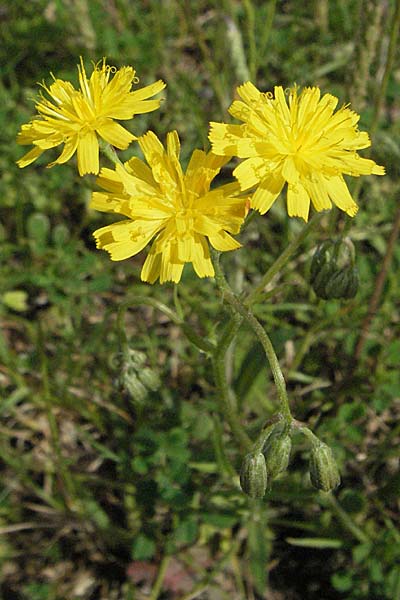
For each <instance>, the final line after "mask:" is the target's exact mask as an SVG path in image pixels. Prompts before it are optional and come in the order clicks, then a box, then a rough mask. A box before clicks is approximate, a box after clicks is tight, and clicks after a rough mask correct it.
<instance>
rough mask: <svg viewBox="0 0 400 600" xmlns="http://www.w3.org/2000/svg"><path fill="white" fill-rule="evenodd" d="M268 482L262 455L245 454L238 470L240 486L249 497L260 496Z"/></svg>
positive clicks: (262, 494)
mask: <svg viewBox="0 0 400 600" xmlns="http://www.w3.org/2000/svg"><path fill="white" fill-rule="evenodd" d="M267 483H268V476H267V467H266V466H265V458H264V455H263V454H262V453H261V452H259V453H257V454H247V455H246V456H245V457H244V460H243V464H242V468H241V470H240V487H241V488H242V490H243V491H244V493H245V494H247V495H248V496H250V497H251V498H262V497H263V496H264V494H265V492H266V489H267Z"/></svg>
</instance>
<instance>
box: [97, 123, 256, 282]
mask: <svg viewBox="0 0 400 600" xmlns="http://www.w3.org/2000/svg"><path fill="white" fill-rule="evenodd" d="M138 142H139V144H140V147H141V149H142V151H143V154H144V155H145V157H146V160H147V162H148V164H149V165H150V167H148V166H147V165H146V164H145V163H144V162H143V161H141V160H139V159H138V158H131V159H130V160H129V161H128V162H126V163H125V165H124V166H122V165H117V166H116V168H115V171H113V170H111V169H102V170H101V171H100V176H99V178H98V183H99V185H100V186H101V187H102V188H103V189H104V190H106V192H94V193H93V197H92V202H91V207H92V208H95V209H97V210H101V211H106V212H116V213H121V214H123V215H125V216H126V217H128V219H127V220H124V221H120V222H118V223H113V224H112V225H108V226H106V227H102V228H101V229H98V230H97V231H95V232H94V237H95V238H96V243H97V247H98V248H102V249H104V250H107V252H109V253H110V257H111V260H123V259H125V258H129V257H130V256H134V255H135V254H137V253H138V252H140V251H141V250H142V249H143V248H144V247H145V246H146V245H147V244H148V243H149V242H150V241H151V240H152V239H153V238H155V239H154V242H153V245H152V247H151V250H150V252H149V254H148V256H147V258H146V260H145V262H144V265H143V268H142V272H141V278H142V280H143V281H148V282H150V283H154V282H155V281H156V280H157V279H158V278H160V283H164V282H165V281H174V282H175V283H178V282H179V281H180V279H181V275H182V271H183V267H184V265H185V263H192V265H193V268H194V270H195V271H196V273H197V275H198V276H199V277H211V276H213V275H214V268H213V265H212V263H211V259H210V252H209V246H208V243H207V238H208V240H209V242H210V244H211V245H212V246H213V247H214V248H215V249H216V250H220V251H226V250H235V249H236V248H239V247H240V244H239V242H237V241H236V240H235V239H234V238H232V237H231V236H230V235H229V233H238V232H239V230H240V226H241V224H242V223H243V219H244V217H245V213H246V200H245V199H244V198H236V197H235V196H236V195H237V194H238V193H239V192H240V188H239V185H238V184H237V183H236V182H233V183H228V184H225V185H222V186H220V187H218V188H216V189H213V190H212V191H210V184H211V181H212V180H213V179H214V177H215V176H216V175H217V174H218V173H219V171H220V169H221V167H222V166H223V165H224V164H225V163H226V162H227V161H228V160H229V159H227V158H225V157H220V156H215V155H214V154H212V153H211V152H209V153H208V154H206V153H205V152H203V151H202V150H195V151H194V152H193V154H192V157H191V159H190V161H189V165H188V167H187V169H186V173H183V171H182V167H181V165H180V162H179V153H180V144H179V138H178V134H177V133H176V131H173V132H171V133H168V135H167V149H166V150H165V149H164V147H163V145H162V144H161V142H160V140H159V139H158V138H157V136H156V135H155V134H154V133H153V132H152V131H149V132H147V133H146V134H145V135H143V136H142V137H140V138H139V140H138ZM227 232H229V233H227Z"/></svg>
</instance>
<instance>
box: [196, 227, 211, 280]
mask: <svg viewBox="0 0 400 600" xmlns="http://www.w3.org/2000/svg"><path fill="white" fill-rule="evenodd" d="M192 264H193V268H194V270H195V272H196V274H197V275H198V276H199V277H213V276H214V267H213V265H212V262H211V258H210V250H209V248H208V244H207V242H206V240H205V239H204V238H203V237H201V236H199V237H198V240H197V243H196V245H195V248H194V257H193V260H192Z"/></svg>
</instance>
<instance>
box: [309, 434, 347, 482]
mask: <svg viewBox="0 0 400 600" xmlns="http://www.w3.org/2000/svg"><path fill="white" fill-rule="evenodd" d="M310 479H311V483H312V485H313V486H314V487H315V488H317V489H318V490H323V491H324V492H331V491H332V490H334V489H335V488H336V487H337V486H338V485H339V484H340V474H339V469H338V466H337V464H336V461H335V458H334V456H333V453H332V450H331V449H330V448H329V446H327V445H326V444H324V443H322V442H320V443H318V444H315V445H314V446H313V448H312V450H311V457H310Z"/></svg>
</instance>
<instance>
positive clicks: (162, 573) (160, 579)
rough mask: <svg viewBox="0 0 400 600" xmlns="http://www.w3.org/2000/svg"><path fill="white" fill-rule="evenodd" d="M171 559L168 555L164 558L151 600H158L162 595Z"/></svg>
mask: <svg viewBox="0 0 400 600" xmlns="http://www.w3.org/2000/svg"><path fill="white" fill-rule="evenodd" d="M170 558H171V557H170V556H168V555H166V556H164V558H163V559H162V561H161V564H160V568H159V570H158V574H157V579H156V581H155V583H154V586H153V589H152V590H151V594H150V600H157V599H158V597H159V595H160V592H161V588H162V584H163V581H164V577H165V573H166V571H167V567H168V563H169V561H170Z"/></svg>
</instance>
